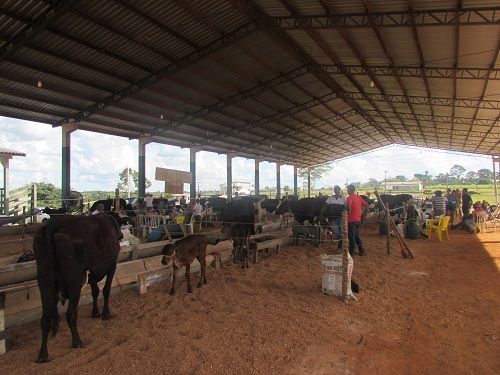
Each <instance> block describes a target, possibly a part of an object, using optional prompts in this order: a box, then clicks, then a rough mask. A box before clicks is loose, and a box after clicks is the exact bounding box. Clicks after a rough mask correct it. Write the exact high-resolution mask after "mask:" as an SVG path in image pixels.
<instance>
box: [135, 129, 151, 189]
mask: <svg viewBox="0 0 500 375" xmlns="http://www.w3.org/2000/svg"><path fill="white" fill-rule="evenodd" d="M148 143H151V138H149V137H145V138H139V168H138V169H139V176H138V177H139V191H138V192H137V195H138V196H139V197H141V198H144V196H145V195H146V145H147V144H148Z"/></svg>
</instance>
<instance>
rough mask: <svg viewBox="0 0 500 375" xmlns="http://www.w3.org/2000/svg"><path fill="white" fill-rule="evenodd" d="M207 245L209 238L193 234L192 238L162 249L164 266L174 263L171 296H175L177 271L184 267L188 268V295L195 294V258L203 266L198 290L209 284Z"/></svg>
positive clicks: (183, 239) (186, 238) (185, 238)
mask: <svg viewBox="0 0 500 375" xmlns="http://www.w3.org/2000/svg"><path fill="white" fill-rule="evenodd" d="M207 245H208V238H207V236H205V235H202V234H193V235H191V236H188V237H184V238H182V239H180V240H179V241H177V242H176V243H175V244H167V245H165V247H164V248H163V249H162V251H161V252H162V254H163V258H162V260H161V262H162V264H164V265H169V264H170V263H171V262H172V265H173V269H174V276H173V280H172V289H171V290H170V294H171V295H174V294H175V278H176V275H177V271H178V270H179V269H180V268H181V267H182V266H186V281H187V284H188V293H192V292H193V290H192V289H191V277H190V267H191V262H192V261H193V260H194V258H196V259H198V261H199V262H200V265H201V276H200V282H199V283H198V288H200V287H201V286H202V285H203V284H206V283H207V277H206V276H205V268H206V263H205V257H206V255H207Z"/></svg>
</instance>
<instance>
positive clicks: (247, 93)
mask: <svg viewBox="0 0 500 375" xmlns="http://www.w3.org/2000/svg"><path fill="white" fill-rule="evenodd" d="M307 73H309V69H308V68H307V67H305V66H301V67H299V68H296V69H292V70H290V71H288V72H285V73H281V74H279V75H277V76H276V77H273V78H271V79H269V80H267V81H263V82H260V83H259V84H257V85H255V86H252V87H250V88H248V89H246V90H241V91H238V93H236V94H234V95H229V96H226V97H225V98H223V99H221V100H219V101H217V102H215V103H212V104H208V105H204V106H202V108H201V109H199V110H197V111H195V112H191V113H188V114H186V115H184V116H182V117H181V118H179V119H176V120H170V121H167V122H166V123H165V125H162V127H161V128H158V130H157V133H158V134H161V133H162V132H163V131H164V130H163V128H164V129H165V130H171V129H175V128H177V127H179V126H180V125H184V124H189V123H190V122H191V121H193V120H195V119H197V118H200V117H202V116H205V115H207V114H209V113H212V112H217V111H220V110H222V109H223V108H225V107H227V106H230V105H233V104H236V103H238V102H241V101H243V100H245V99H248V98H250V97H252V96H255V95H258V94H260V93H262V92H264V91H266V90H269V89H271V88H274V87H277V86H279V85H282V84H283V83H286V82H289V81H291V80H294V79H296V78H298V77H301V76H303V75H305V74H307Z"/></svg>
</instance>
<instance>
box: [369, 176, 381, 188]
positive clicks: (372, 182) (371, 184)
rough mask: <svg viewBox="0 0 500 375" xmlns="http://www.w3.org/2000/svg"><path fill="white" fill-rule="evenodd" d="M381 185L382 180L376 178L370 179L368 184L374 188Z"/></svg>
mask: <svg viewBox="0 0 500 375" xmlns="http://www.w3.org/2000/svg"><path fill="white" fill-rule="evenodd" d="M380 185H381V183H380V181H377V180H376V179H374V178H370V179H369V180H368V186H369V187H372V188H374V189H377V188H379V187H380Z"/></svg>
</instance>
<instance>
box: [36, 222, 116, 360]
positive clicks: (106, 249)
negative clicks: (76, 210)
mask: <svg viewBox="0 0 500 375" xmlns="http://www.w3.org/2000/svg"><path fill="white" fill-rule="evenodd" d="M120 238H121V231H120V227H119V225H118V223H117V222H116V220H114V219H113V218H112V217H111V216H109V215H106V214H97V215H92V216H72V215H63V216H59V217H55V218H51V219H50V220H49V222H48V223H47V225H45V226H43V227H41V228H40V230H39V231H38V232H37V234H36V235H35V237H34V240H33V250H34V252H35V257H36V263H37V280H38V288H39V289H40V295H41V299H42V309H43V314H42V319H41V326H42V345H41V347H40V352H39V354H38V359H37V362H38V363H40V362H47V361H48V351H47V337H48V334H49V331H50V330H52V333H53V335H54V336H55V334H56V333H57V329H58V326H59V314H58V310H57V304H58V302H59V301H61V302H62V303H63V304H64V302H65V301H66V299H69V304H68V309H67V311H66V320H67V322H68V325H69V327H70V329H71V336H72V347H74V348H79V347H82V346H83V343H82V341H81V339H80V336H79V334H78V330H77V308H78V302H79V300H80V292H81V288H82V286H83V285H84V284H85V282H86V277H87V271H89V275H88V282H89V284H90V286H91V289H92V299H93V302H94V303H93V306H92V317H98V316H100V314H99V308H98V307H97V297H98V296H99V286H98V285H97V283H98V282H99V281H101V280H102V279H103V278H104V277H105V276H106V283H105V285H104V288H103V296H104V306H103V310H102V319H103V320H106V319H109V318H110V316H111V315H110V312H109V293H110V291H111V282H112V280H113V276H114V273H115V270H116V264H117V259H118V253H119V252H120V244H119V239H120Z"/></svg>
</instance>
